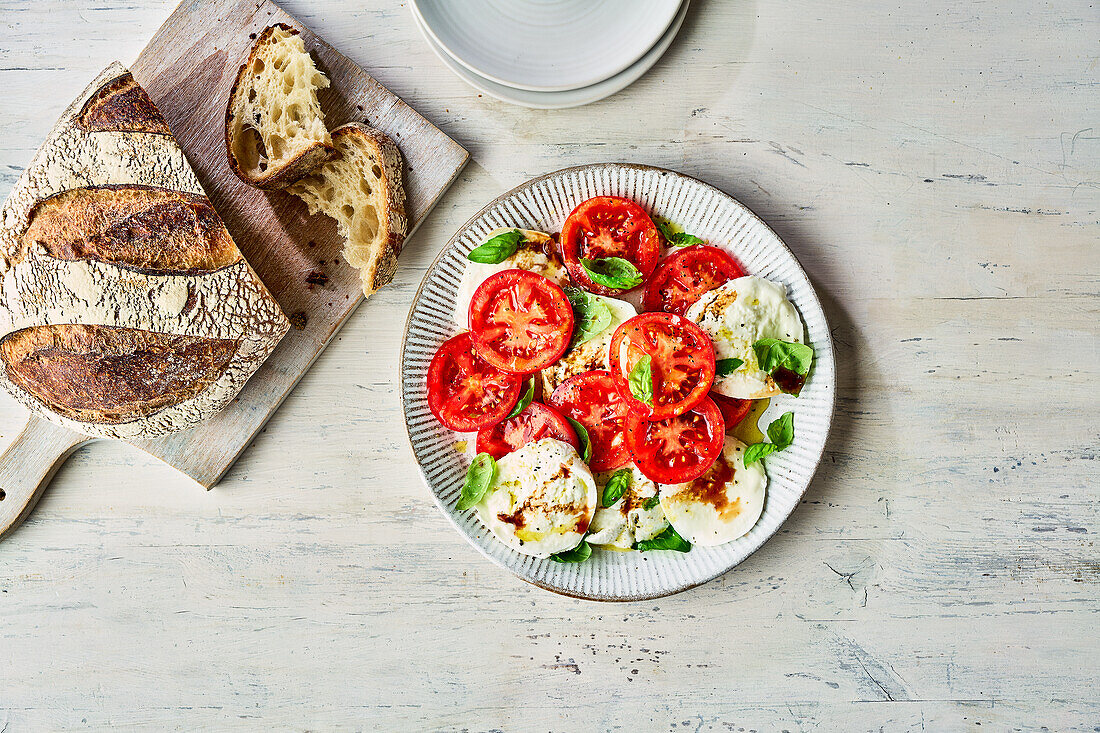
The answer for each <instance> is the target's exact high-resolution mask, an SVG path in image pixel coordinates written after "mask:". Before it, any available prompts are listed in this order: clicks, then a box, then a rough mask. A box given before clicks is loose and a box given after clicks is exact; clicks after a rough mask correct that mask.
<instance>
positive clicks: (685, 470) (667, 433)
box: [626, 397, 726, 484]
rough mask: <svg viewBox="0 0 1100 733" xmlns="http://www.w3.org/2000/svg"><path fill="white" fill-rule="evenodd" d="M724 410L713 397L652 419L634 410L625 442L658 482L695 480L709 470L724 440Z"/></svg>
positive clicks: (627, 425) (639, 462) (635, 459)
mask: <svg viewBox="0 0 1100 733" xmlns="http://www.w3.org/2000/svg"><path fill="white" fill-rule="evenodd" d="M725 432H726V431H725V426H724V424H723V423H722V413H721V411H720V410H719V409H718V406H717V405H716V404H714V401H713V400H712V399H710V398H709V397H704V398H703V401H702V402H700V403H699V404H698V405H696V406H695V407H694V408H692V409H691V410H689V411H687V412H685V413H684V414H682V415H677V416H675V417H670V418H668V419H665V420H657V421H655V422H649V421H647V420H645V419H643V418H642V417H640V416H639V415H637V414H636V413H631V414H630V416H629V417H628V418H627V424H626V446H627V449H628V450H629V451H630V457H631V458H633V459H634V463H636V464H637V466H638V470H639V471H641V472H642V473H643V474H645V475H646V476H648V477H649V478H650V479H652V480H653V481H656V482H657V483H659V484H682V483H686V482H688V481H694V480H695V479H697V478H699V477H700V476H702V475H703V474H704V473H706V472H707V469H709V468H710V467H711V466H712V465H713V464H714V462H715V461H716V460H718V456H719V455H721V453H722V445H723V444H724V443H725Z"/></svg>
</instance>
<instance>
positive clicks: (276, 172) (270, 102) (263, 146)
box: [225, 23, 333, 190]
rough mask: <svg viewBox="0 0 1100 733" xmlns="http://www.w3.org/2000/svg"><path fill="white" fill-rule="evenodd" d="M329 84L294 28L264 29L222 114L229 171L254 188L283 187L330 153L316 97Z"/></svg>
mask: <svg viewBox="0 0 1100 733" xmlns="http://www.w3.org/2000/svg"><path fill="white" fill-rule="evenodd" d="M328 85H329V81H328V78H326V77H325V75H324V74H322V73H321V72H320V71H318V70H317V67H316V65H314V63H313V59H312V58H311V57H310V55H309V53H308V52H307V51H306V49H305V46H304V44H303V43H302V37H301V36H300V35H299V34H298V31H297V30H295V29H294V28H291V27H290V26H288V25H284V24H283V23H278V24H276V25H273V26H270V27H268V28H266V29H264V31H263V33H261V34H260V35H259V37H258V38H257V39H256V42H255V43H254V44H253V45H252V51H251V52H250V53H249V55H248V58H247V59H246V60H245V62H244V63H243V64H242V65H241V69H240V71H238V72H237V80H236V81H235V82H234V83H233V89H232V90H231V91H230V93H229V105H228V107H227V108H226V112H225V146H226V149H227V150H228V152H229V164H230V168H232V169H233V172H234V173H236V174H237V176H238V177H239V178H240V179H241V180H243V181H244V182H245V183H249V184H251V185H253V186H257V187H259V188H263V189H268V190H272V189H279V188H284V187H286V186H287V185H288V184H290V183H292V182H294V181H295V180H297V179H298V178H301V177H302V176H304V175H305V174H306V173H308V172H309V171H310V170H312V169H313V168H316V167H317V166H318V165H320V164H321V163H323V162H325V161H326V160H328V159H329V158H331V157H332V154H333V147H332V139H331V137H330V136H329V132H328V128H326V127H325V117H324V115H323V114H322V113H321V105H320V103H319V102H318V101H317V90H318V89H324V88H325V87H327V86H328Z"/></svg>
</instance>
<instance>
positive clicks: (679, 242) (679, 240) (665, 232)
mask: <svg viewBox="0 0 1100 733" xmlns="http://www.w3.org/2000/svg"><path fill="white" fill-rule="evenodd" d="M654 223H655V224H656V225H657V229H659V230H660V232H661V235H662V236H664V238H665V241H666V242H668V243H669V245H671V246H673V247H687V246H689V245H692V244H706V242H705V241H704V240H702V239H700V238H699V237H697V236H695V235H694V234H688V233H687V232H675V231H673V230H672V224H670V223H668V221H666V220H665V219H657V220H655V221H654Z"/></svg>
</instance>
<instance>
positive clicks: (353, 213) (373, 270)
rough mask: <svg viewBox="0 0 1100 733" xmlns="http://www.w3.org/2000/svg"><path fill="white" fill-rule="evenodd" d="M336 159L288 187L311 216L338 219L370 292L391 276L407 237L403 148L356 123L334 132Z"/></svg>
mask: <svg viewBox="0 0 1100 733" xmlns="http://www.w3.org/2000/svg"><path fill="white" fill-rule="evenodd" d="M332 144H333V146H334V147H335V148H336V157H334V158H333V159H332V160H330V161H328V162H327V163H324V164H322V165H321V166H319V167H318V168H316V169H315V170H313V171H312V172H311V173H310V174H309V175H307V176H305V177H304V178H301V179H299V180H298V181H296V182H295V183H293V184H292V185H291V186H290V187H289V188H288V189H287V190H288V191H290V192H291V193H293V194H295V195H296V196H298V197H299V198H301V199H302V200H303V201H305V202H306V205H307V206H309V213H311V214H317V213H322V214H327V215H328V216H330V217H332V218H333V219H335V220H336V224H337V227H338V228H339V231H340V235H341V236H342V237H344V240H345V242H344V259H345V260H346V261H347V262H348V264H350V265H352V266H353V267H355V268H356V269H358V270H359V276H360V277H361V278H362V281H363V294H364V295H366V296H369V295H370V294H371V293H373V292H374V291H375V290H377V289H378V288H380V287H382V286H383V285H385V284H386V283H388V282H390V281H391V280H393V276H394V273H395V272H396V271H397V255H398V253H400V252H401V245H402V244H403V243H404V241H405V232H406V230H407V229H408V219H407V218H406V217H405V189H404V188H403V187H402V185H401V152H400V151H399V150H398V149H397V145H396V144H395V143H394V142H393V140H391V139H390V138H389V137H387V136H386V135H384V134H383V133H381V132H379V131H378V130H375V129H373V128H370V127H367V126H366V125H363V124H360V123H358V122H351V123H349V124H346V125H343V126H342V127H338V128H336V129H335V130H333V131H332Z"/></svg>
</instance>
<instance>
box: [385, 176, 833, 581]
mask: <svg viewBox="0 0 1100 733" xmlns="http://www.w3.org/2000/svg"><path fill="white" fill-rule="evenodd" d="M609 170H610V171H618V172H628V173H629V172H632V173H634V174H635V175H644V174H647V173H650V174H657V175H661V176H671V177H673V178H674V179H678V180H679V181H680V182H681V183H682V186H683V187H682V188H681V189H680V190H681V191H682V192H683V191H688V190H694V191H702V192H704V193H707V194H709V195H711V196H717V197H718V198H719V199H722V200H724V202H725V203H727V204H728V205H731V206H732V207H734V209H736V210H738V212H739V213H740V214H742V215H744V216H745V217H746V218H747V225H746V226H747V227H749V230H748V232H749V233H748V234H746V235H744V236H751V234H753V233H757V234H759V235H760V236H761V237H763V238H764V239H766V240H768V241H767V245H766V246H767V247H768V249H769V252H770V254H769V257H770V258H771V259H774V258H775V257H778V258H779V259H780V260H785V262H784V263H783V264H785V265H788V266H791V267H793V273H794V274H795V275H796V277H797V278H798V279H800V280H801V283H800V285H804V286H805V291H806V292H805V295H804V297H803V298H801V299H800V300H802V301H805V302H801V303H799V302H796V303H795V305H796V307H798V309H799V312H800V313H801V314H802V318H803V321H804V322H805V323H806V328H807V336H808V337H809V331H810V322H809V321H810V318H809V315H810V314H808V313H807V307H809V309H812V311H813V313H812V315H813V317H814V318H815V319H818V320H819V321H820V327H819V328H818V332H817V334H816V335H815V336H814V337H813V338H812V339H811V342H812V344H813V346H814V348H815V350H816V351H817V360H816V362H815V366H814V369H813V371H812V372H811V376H810V380H809V381H808V383H807V389H811V388H814V389H815V390H817V391H820V390H824V396H825V398H826V400H827V405H826V409H825V410H824V413H823V415H824V427H823V429H821V430H819V431H817V432H816V434H815V435H814V437H815V438H816V440H815V441H814V442H815V443H816V444H818V445H817V447H816V448H815V449H814V451H813V455H812V456H811V457H810V461H809V462H808V463H807V468H805V469H804V476H802V477H801V478H799V479H797V488H796V489H795V493H794V495H793V500H791V501H790V502H789V505H787V506H784V507H782V508H780V509H779V510H778V515H776V514H773V515H772V516H773V517H774V518H775V521H774V526H773V527H771V529H770V530H766V531H765V530H761V531H757V530H758V529H761V524H762V523H763V522H764V517H765V516H767V515H768V507H767V505H765V513H764V515H762V516H761V519H760V521H759V522H758V523H757V526H756V527H754V528H753V530H751V531H750V532H749V534H747V535H745V537H742V538H741V539H739V540H735V541H734V543H728V544H727V545H721V546H719V548H695V549H693V550H692V553H696V552H698V551H700V550H704V551H707V550H720V548H726V547H730V546H731V545H736V546H737V547H738V548H740V551H739V552H737V553H736V556H733V557H730V558H727V559H726V560H725V561H724V564H723V565H721V566H720V567H718V568H717V569H713V568H711V569H707V570H705V571H703V572H696V573H692V572H691V569H692V568H691V566H693V565H698V563H697V562H695V561H694V560H692V559H691V557H692V553H687V554H685V555H679V554H678V553H645V554H647V555H666V556H672V555H675V556H676V558H677V559H676V560H674V561H673V562H672V565H674V566H678V567H677V568H676V569H678V570H680V571H683V570H684V568H685V566H686V567H687V570H688V573H687V574H688V575H689V576H690V577H689V578H688V579H686V580H679V581H675V582H672V583H667V584H665V585H663V586H661V587H659V588H655V589H653V590H646V591H641V592H631V593H615V592H613V591H609V590H608V589H601V588H599V587H597V588H596V589H589V590H587V591H583V590H578V589H576V588H573V587H569V586H568V585H565V584H562V583H555V582H552V581H549V580H546V579H544V578H541V577H538V575H537V574H535V573H533V572H532V571H531V570H530V569H529V568H526V567H523V566H524V565H525V564H527V565H536V566H538V567H540V568H546V567H547V566H545V565H542V564H543V563H546V564H549V565H552V566H554V570H556V572H555V573H554V575H555V577H562V576H565V577H567V578H568V577H572V578H574V579H576V578H577V577H578V575H577V570H576V569H577V568H582V567H584V565H588V563H585V564H584V565H574V564H557V563H552V562H551V561H550V560H537V559H534V558H530V557H527V556H524V555H520V554H519V553H516V552H514V551H512V550H510V549H508V548H505V547H504V545H502V544H500V543H498V542H497V541H496V540H495V539H494V538H492V537H491V535H490V536H488V537H487V543H486V546H483V545H482V544H480V543H479V541H478V538H475V537H474V536H472V535H471V533H470V532H469V531H468V530H467V529H466V528H465V527H463V526H462V524H460V523H459V518H460V516H465V515H466V514H468V513H465V512H464V513H461V514H460V513H457V512H455V511H454V509H453V507H452V506H448V505H447V504H445V503H444V500H443V498H442V496H441V493H442V491H443V490H444V489H447V488H450V489H451V490H452V491H453V490H454V488H455V487H453V486H437V485H436V484H435V482H433V481H432V479H431V478H430V477H429V475H428V473H427V472H426V471H425V467H424V465H423V463H422V462H421V459H420V455H419V454H418V451H417V444H416V439H415V438H414V426H413V425H412V424H411V423H410V415H409V413H410V408H411V407H412V404H413V402H414V398H412V397H411V396H410V395H411V392H410V387H411V386H412V385H411V384H410V378H411V376H412V372H413V371H415V370H413V369H411V368H409V367H408V366H407V365H408V363H409V360H408V358H407V357H408V354H409V345H410V343H409V336H410V331H411V330H412V327H413V325H414V323H413V318H414V315H416V313H417V310H418V308H419V306H420V304H421V301H422V299H423V297H424V293H425V288H426V287H427V285H428V284H429V283H430V282H432V281H433V278H434V276H435V275H436V274H437V273H438V272H439V269H440V266H441V263H442V262H443V261H444V259H445V258H447V257H448V255H450V254H451V253H452V252H453V251H454V250H455V249H456V246H457V244H458V243H459V241H460V240H461V239H462V238H463V237H464V235H466V234H467V233H468V232H469V230H470V229H471V228H473V227H475V226H476V225H477V224H478V223H479V222H480V221H481V220H482V219H483V218H485V217H487V216H488V215H489V214H490V213H491V212H494V211H495V210H496V209H497V208H498V207H501V206H503V205H504V204H506V203H508V202H509V201H511V200H513V199H515V198H517V197H518V196H519V195H520V194H523V193H526V192H527V191H529V190H531V189H533V188H535V187H537V186H540V185H541V186H545V185H548V184H549V183H551V182H555V181H559V180H563V179H567V178H570V177H573V178H574V179H575V180H580V179H582V177H583V176H584V175H585V174H590V173H594V172H597V171H609ZM684 187H686V188H684ZM588 193H591V194H592V195H600V193H592V192H588ZM605 193H608V194H610V193H612V192H611V191H606V192H605ZM662 208H670V207H662ZM559 213H560V212H559ZM566 215H568V211H565V212H564V213H560V219H561V221H562V222H564V219H565V217H566ZM677 223H678V224H681V225H684V226H685V228H686V229H688V230H690V224H691V222H683V221H678V222H677ZM517 226H523V224H522V223H517ZM558 229H559V230H560V222H559V226H558ZM750 269H751V268H750ZM792 298H793V295H792ZM452 320H453V319H452ZM452 325H453V328H452V329H451V331H452V332H453V333H457V332H458V330H459V329H458V326H457V324H452ZM449 335H452V334H448V335H447V336H444V337H443V338H446V337H449ZM440 342H442V338H441V339H440ZM833 353H834V351H833V343H832V337H831V334H830V329H829V325H828V320H827V318H826V315H825V311H824V308H823V307H822V305H821V301H820V299H819V297H818V295H817V292H816V291H815V289H814V287H813V284H812V282H811V281H810V279H809V277H808V275H807V274H806V271H805V269H804V268H803V267H802V265H801V263H800V262H799V261H798V258H797V257H795V255H794V253H793V252H792V251H791V250H790V248H789V247H788V246H787V245H786V243H785V242H783V240H782V239H781V238H780V237H779V235H778V234H776V233H775V231H774V230H772V229H771V227H769V226H768V225H767V224H766V223H765V222H764V221H763V220H762V219H761V218H760V217H758V216H757V215H756V214H755V213H753V212H752V210H750V209H749V208H748V207H747V206H745V205H744V204H742V203H741V202H739V201H737V200H736V199H734V198H733V197H732V196H730V195H729V194H727V193H725V192H724V191H722V190H720V189H718V188H717V187H715V186H712V185H711V184H709V183H706V182H705V181H702V180H699V179H698V178H695V177H693V176H689V175H686V174H683V173H679V172H677V171H672V170H669V169H666V168H660V167H657V166H651V165H644V164H637V163H595V164H588V165H579V166H571V167H568V168H562V169H560V170H557V171H553V172H550V173H546V174H543V175H541V176H536V177H535V178H532V179H530V180H528V181H525V182H524V183H521V184H519V185H518V186H516V187H514V188H512V189H511V190H509V191H507V192H505V193H503V194H501V195H500V196H498V197H497V198H495V199H493V200H492V201H491V202H489V203H488V204H486V205H485V206H484V207H483V208H482V209H481V210H480V211H478V212H477V213H476V214H474V215H473V216H472V217H470V219H469V220H467V221H466V223H465V224H463V225H462V226H461V227H459V229H458V230H457V231H456V232H455V234H454V236H452V237H451V239H450V240H448V242H447V244H446V245H444V246H443V248H442V249H441V250H440V252H439V254H437V255H436V257H435V258H434V259H433V261H432V263H431V264H430V265H429V266H428V269H427V271H426V272H425V275H424V277H423V279H422V280H421V283H420V285H419V287H418V288H417V291H416V294H415V295H414V296H413V300H412V304H411V305H410V308H409V315H408V317H407V318H406V321H405V330H404V335H403V337H402V342H401V355H400V358H401V362H400V364H399V368H400V371H401V403H402V413H403V417H404V420H405V432H406V436H407V438H408V440H409V446H410V449H411V450H412V452H413V456H414V458H415V460H416V464H417V471H418V472H419V473H420V477H421V480H422V481H423V482H424V484H425V486H426V487H427V488H428V491H429V493H430V494H431V496H432V500H433V501H434V502H435V504H436V506H437V507H439V510H440V511H441V512H442V513H443V515H444V516H445V517H446V518H447V520H448V521H449V522H450V523H451V525H452V526H454V528H455V529H456V530H457V531H458V532H459V533H460V534H461V535H462V536H463V537H465V539H466V540H467V542H469V543H470V544H471V545H473V546H474V548H475V549H477V551H478V552H480V553H481V554H482V555H483V556H484V557H486V558H487V559H489V560H490V561H491V562H493V563H494V564H495V565H498V566H500V567H502V568H505V569H507V570H509V571H510V572H512V573H514V574H515V575H517V576H518V577H520V578H521V579H522V580H524V581H526V582H528V583H531V584H532V585H535V586H537V587H539V588H543V589H544V590H548V591H551V592H554V593H558V594H560V595H564V596H569V597H573V598H581V599H586V600H595V601H642V600H651V599H655V598H662V597H665V596H669V595H673V594H675V593H680V592H682V591H685V590H689V589H691V588H695V587H697V586H700V585H702V584H704V583H707V582H709V581H711V580H714V579H715V578H717V577H720V576H722V575H724V574H725V573H727V572H729V571H730V570H732V569H733V568H735V567H736V566H737V565H739V564H740V563H742V562H744V560H746V559H747V558H748V557H750V556H751V555H752V554H753V553H755V552H756V551H757V550H759V549H760V547H761V546H763V544H764V543H765V542H767V541H768V540H769V539H771V537H773V536H774V535H775V534H776V532H778V530H779V528H780V527H782V526H783V524H784V523H785V522H786V520H787V519H788V518H789V517H790V515H791V513H792V512H793V511H794V509H795V507H797V506H798V504H799V503H800V501H801V498H802V496H804V495H805V492H806V490H807V489H808V488H809V485H810V483H811V482H812V480H813V477H814V475H816V472H817V468H818V467H819V466H820V463H821V459H822V456H823V455H824V452H825V446H826V445H827V443H828V438H829V433H830V430H831V428H832V421H833V413H834V411H835V407H836V369H835V362H834V357H833ZM419 376H420V380H419V381H420V383H421V384H422V383H423V374H420V375H419ZM804 394H805V392H804ZM417 399H419V400H421V401H422V402H426V400H423V398H422V397H419V398H417ZM425 409H426V408H425ZM796 428H797V412H796ZM797 436H798V433H797V429H796V443H795V445H796V446H797V445H798V442H799V441H798V437H797ZM788 450H792V449H788ZM454 455H455V458H456V460H460V461H462V465H463V469H462V470H463V472H464V470H465V469H464V466H465V460H464V459H462V457H461V455H460V454H459V453H458V452H457V451H456V452H455V453H454ZM783 455H784V454H783V453H779V454H776V456H777V457H781V456H783ZM780 460H782V459H780ZM775 471H776V472H777V471H778V469H775ZM768 477H769V489H768V497H767V499H766V501H769V500H770V499H771V492H772V486H773V482H774V481H775V479H776V476H774V475H773V468H772V467H770V466H769V468H768ZM473 521H474V522H476V520H473ZM478 526H480V524H478ZM487 534H488V531H487V530H484V528H482V537H485V536H486V535H487ZM749 538H751V539H749ZM494 545H499V547H495V546H494ZM489 547H494V549H496V550H497V551H498V552H500V551H501V550H500V548H504V550H505V551H506V552H505V553H503V557H494V556H493V555H492V554H490V552H489V549H488V548H489ZM611 554H616V555H617V554H620V553H611ZM622 555H623V556H626V557H629V556H632V555H640V553H622ZM504 558H507V560H505V559H504ZM591 562H592V561H589V563H591ZM664 564H668V563H664ZM651 570H652V568H651ZM656 575H657V577H658V579H659V577H660V573H659V572H657V573H656Z"/></svg>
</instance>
